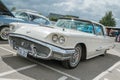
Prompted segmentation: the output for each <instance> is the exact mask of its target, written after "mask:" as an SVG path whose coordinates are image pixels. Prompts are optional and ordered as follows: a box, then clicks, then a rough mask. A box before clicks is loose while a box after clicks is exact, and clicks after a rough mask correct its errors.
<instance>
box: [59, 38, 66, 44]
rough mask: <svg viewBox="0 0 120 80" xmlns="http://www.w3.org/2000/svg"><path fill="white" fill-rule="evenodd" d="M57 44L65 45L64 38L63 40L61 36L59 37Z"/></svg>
mask: <svg viewBox="0 0 120 80" xmlns="http://www.w3.org/2000/svg"><path fill="white" fill-rule="evenodd" d="M59 43H60V44H63V43H65V38H64V37H63V36H60V37H59Z"/></svg>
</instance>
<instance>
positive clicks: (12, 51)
mask: <svg viewBox="0 0 120 80" xmlns="http://www.w3.org/2000/svg"><path fill="white" fill-rule="evenodd" d="M0 49H3V50H5V51H8V52H10V53H13V54H16V53H15V52H13V51H11V50H9V49H6V48H4V47H0Z"/></svg>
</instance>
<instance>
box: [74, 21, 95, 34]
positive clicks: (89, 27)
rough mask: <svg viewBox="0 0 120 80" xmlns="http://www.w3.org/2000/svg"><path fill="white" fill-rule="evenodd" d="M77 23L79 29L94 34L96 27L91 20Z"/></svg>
mask: <svg viewBox="0 0 120 80" xmlns="http://www.w3.org/2000/svg"><path fill="white" fill-rule="evenodd" d="M75 25H76V27H77V30H79V31H83V32H86V33H91V34H94V31H93V28H94V27H93V25H92V24H91V23H89V22H76V23H75Z"/></svg>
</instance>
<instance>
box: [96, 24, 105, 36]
mask: <svg viewBox="0 0 120 80" xmlns="http://www.w3.org/2000/svg"><path fill="white" fill-rule="evenodd" d="M94 26H95V34H96V35H99V36H103V35H104V33H103V27H102V26H101V25H98V24H94Z"/></svg>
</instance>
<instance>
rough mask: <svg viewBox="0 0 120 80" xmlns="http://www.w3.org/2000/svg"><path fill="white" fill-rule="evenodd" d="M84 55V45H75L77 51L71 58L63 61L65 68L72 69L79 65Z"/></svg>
mask: <svg viewBox="0 0 120 80" xmlns="http://www.w3.org/2000/svg"><path fill="white" fill-rule="evenodd" d="M81 56H82V47H81V46H80V45H78V46H76V47H75V53H74V54H73V55H72V57H71V59H70V60H66V61H62V64H63V66H64V67H65V68H68V69H72V68H75V67H77V66H78V64H79V62H80V60H81Z"/></svg>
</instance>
